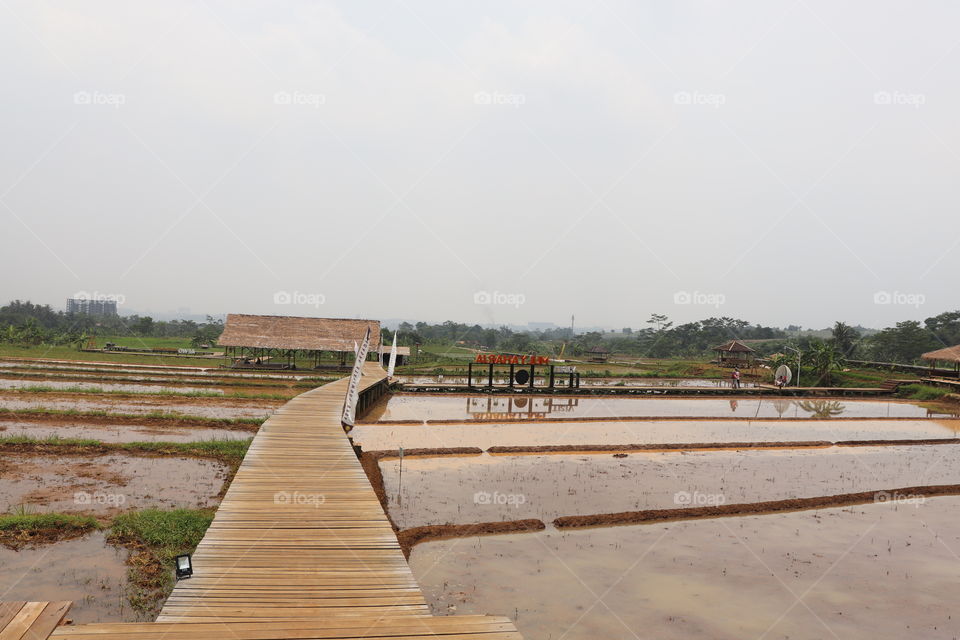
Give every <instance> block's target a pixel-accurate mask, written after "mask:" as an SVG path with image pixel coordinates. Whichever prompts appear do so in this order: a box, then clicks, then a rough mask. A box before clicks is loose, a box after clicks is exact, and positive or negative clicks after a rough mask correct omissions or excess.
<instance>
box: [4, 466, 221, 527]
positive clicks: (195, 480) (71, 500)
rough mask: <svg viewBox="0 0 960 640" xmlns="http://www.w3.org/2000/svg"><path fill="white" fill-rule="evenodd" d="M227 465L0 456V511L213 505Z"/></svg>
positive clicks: (106, 511)
mask: <svg viewBox="0 0 960 640" xmlns="http://www.w3.org/2000/svg"><path fill="white" fill-rule="evenodd" d="M227 472H228V468H227V466H226V465H225V464H223V463H221V462H217V461H214V460H204V459H198V458H186V457H175V456H165V457H159V456H157V457H153V456H139V455H129V454H120V453H109V454H103V455H72V454H71V455H47V454H42V455H36V454H32V453H27V452H4V453H3V454H2V455H0V513H5V512H8V511H11V510H12V509H14V508H16V507H17V506H18V505H28V506H30V507H36V508H35V509H34V510H35V511H37V512H61V513H84V514H91V515H105V514H113V513H117V512H120V511H126V510H130V509H147V508H163V509H172V508H177V507H186V508H192V509H196V508H202V507H209V506H214V505H216V504H217V503H218V502H219V500H218V497H217V496H218V494H219V493H220V490H221V489H222V488H223V482H224V480H225V479H226V477H227Z"/></svg>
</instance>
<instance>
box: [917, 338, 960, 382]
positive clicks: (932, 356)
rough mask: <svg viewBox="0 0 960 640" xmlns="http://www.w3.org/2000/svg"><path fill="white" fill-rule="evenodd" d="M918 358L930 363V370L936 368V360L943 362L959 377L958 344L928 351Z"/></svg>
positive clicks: (959, 349)
mask: <svg viewBox="0 0 960 640" xmlns="http://www.w3.org/2000/svg"><path fill="white" fill-rule="evenodd" d="M920 359H921V360H926V361H928V362H929V363H930V369H931V372H932V370H933V369H936V367H937V363H938V362H945V363H947V364H948V365H949V367H950V368H951V369H953V374H954V375H955V376H957V377H960V344H958V345H956V346H953V347H947V348H945V349H937V350H936V351H928V352H927V353H925V354H923V355H922V356H920Z"/></svg>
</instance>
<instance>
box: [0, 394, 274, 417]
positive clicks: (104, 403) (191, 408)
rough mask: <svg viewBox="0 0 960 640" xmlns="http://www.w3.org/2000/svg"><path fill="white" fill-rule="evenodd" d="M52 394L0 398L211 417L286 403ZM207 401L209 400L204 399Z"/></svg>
mask: <svg viewBox="0 0 960 640" xmlns="http://www.w3.org/2000/svg"><path fill="white" fill-rule="evenodd" d="M49 395H51V394H37V395H36V396H30V399H20V398H11V397H9V396H8V397H2V398H0V407H5V408H7V409H11V410H13V411H18V410H20V409H41V408H42V409H56V410H59V411H64V410H70V409H74V410H76V411H108V412H110V413H130V414H148V413H151V412H155V411H162V412H175V413H181V414H185V415H191V416H202V417H208V418H265V417H267V416H269V415H270V414H271V413H272V412H273V410H272V407H274V406H279V405H280V404H282V402H278V401H272V400H250V404H251V405H252V406H242V405H241V406H236V405H235V404H233V403H231V404H230V405H229V406H225V405H222V404H221V405H218V404H216V403H217V402H222V400H219V399H218V398H207V399H197V400H193V399H188V401H187V402H173V401H172V400H171V399H167V398H154V399H148V398H143V399H140V398H138V399H136V400H127V399H124V400H114V399H110V398H107V397H106V396H99V397H97V399H92V398H91V399H90V400H87V399H86V398H82V399H73V398H71V399H69V400H67V399H63V398H61V399H57V398H50V397H45V396H49ZM203 400H206V402H204V401H203Z"/></svg>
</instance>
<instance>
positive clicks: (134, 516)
mask: <svg viewBox="0 0 960 640" xmlns="http://www.w3.org/2000/svg"><path fill="white" fill-rule="evenodd" d="M213 514H214V510H213V509H173V510H171V511H163V510H160V509H144V510H143V511H134V512H131V513H124V514H122V515H119V516H117V517H116V518H114V520H113V523H112V526H111V531H110V535H109V538H108V539H109V541H110V542H112V543H115V544H122V545H124V546H126V547H129V548H130V549H131V550H132V553H131V555H130V558H129V559H128V560H127V564H128V565H129V566H130V569H129V576H130V582H131V586H132V588H131V589H130V591H129V593H128V599H129V600H130V604H131V605H132V606H133V608H134V609H136V610H137V611H141V612H143V613H156V612H157V611H158V610H159V608H160V603H162V602H163V601H164V600H165V599H166V598H167V596H168V595H170V591H171V590H172V589H173V585H174V576H173V560H174V558H175V557H176V556H178V555H180V554H184V553H193V551H194V549H196V548H197V545H198V544H199V543H200V540H201V539H202V538H203V534H204V533H206V531H207V528H208V527H209V526H210V523H211V522H212V521H213Z"/></svg>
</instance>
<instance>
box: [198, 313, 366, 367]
mask: <svg viewBox="0 0 960 640" xmlns="http://www.w3.org/2000/svg"><path fill="white" fill-rule="evenodd" d="M367 327H369V328H370V349H371V351H376V349H377V345H379V344H380V323H379V322H378V321H376V320H353V319H345V318H301V317H296V316H256V315H247V314H243V313H231V314H228V315H227V321H226V323H225V324H224V325H223V333H222V334H220V337H219V338H218V339H217V343H218V344H219V345H220V346H222V347H225V348H226V351H227V355H233V356H237V355H239V356H240V357H241V358H248V357H256V358H258V359H269V358H272V357H275V356H278V355H284V356H286V357H287V359H288V362H289V360H290V359H291V358H292V357H293V356H294V355H295V353H296V352H298V351H299V352H310V353H311V354H312V355H313V356H314V357H315V359H316V361H317V363H318V364H319V354H320V353H321V352H323V351H331V352H336V353H340V354H341V360H344V361H345V358H346V354H348V353H353V349H354V345H356V344H359V343H360V342H361V341H363V337H364V335H365V334H366V331H367Z"/></svg>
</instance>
